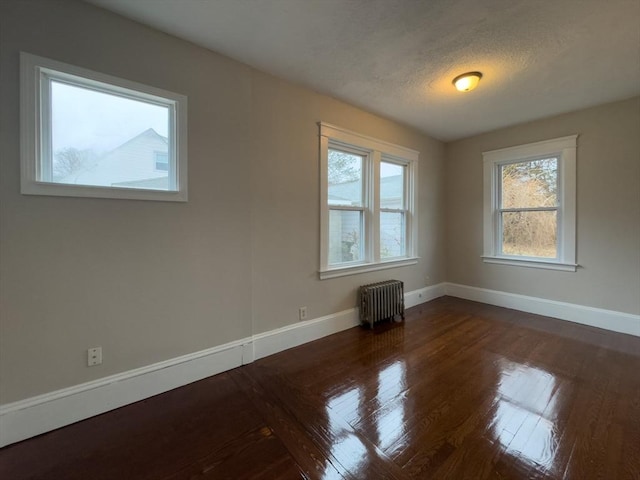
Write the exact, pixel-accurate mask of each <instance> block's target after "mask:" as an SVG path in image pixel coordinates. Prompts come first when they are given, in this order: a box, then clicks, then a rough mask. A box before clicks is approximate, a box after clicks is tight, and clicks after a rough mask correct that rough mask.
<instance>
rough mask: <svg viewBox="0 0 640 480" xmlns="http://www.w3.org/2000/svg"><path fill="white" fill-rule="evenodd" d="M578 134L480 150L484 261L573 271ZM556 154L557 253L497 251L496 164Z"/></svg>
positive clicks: (497, 202)
mask: <svg viewBox="0 0 640 480" xmlns="http://www.w3.org/2000/svg"><path fill="white" fill-rule="evenodd" d="M577 138H578V135H570V136H567V137H561V138H555V139H552V140H545V141H542V142H536V143H529V144H526V145H520V146H515V147H509V148H502V149H499V150H491V151H488V152H483V154H482V156H483V161H484V251H483V255H482V259H483V261H484V262H485V263H495V264H501V265H516V266H521V267H531V268H544V269H550V270H562V271H570V272H575V271H576V269H577V267H578V265H577V263H576V147H577ZM545 156H556V157H557V158H558V190H559V191H558V257H557V259H546V258H537V257H521V256H515V255H501V254H500V253H499V252H500V245H499V242H500V241H501V240H500V232H499V231H498V230H499V220H498V214H497V211H498V208H499V192H498V191H497V190H498V184H499V183H498V182H499V180H498V177H497V175H498V173H497V172H498V170H499V169H498V167H499V166H500V165H504V164H507V163H514V162H524V161H527V160H534V159H538V158H544V157H545Z"/></svg>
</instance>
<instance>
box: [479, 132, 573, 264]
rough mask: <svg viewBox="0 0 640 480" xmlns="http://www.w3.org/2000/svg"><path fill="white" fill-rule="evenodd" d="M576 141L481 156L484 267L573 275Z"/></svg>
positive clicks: (538, 145) (486, 153) (527, 146)
mask: <svg viewBox="0 0 640 480" xmlns="http://www.w3.org/2000/svg"><path fill="white" fill-rule="evenodd" d="M576 140H577V135H573V136H569V137H563V138H557V139H554V140H548V141H544V142H538V143H531V144H527V145H522V146H517V147H511V148H505V149H501V150H493V151H490V152H485V153H483V158H484V189H485V198H484V255H483V259H484V261H485V262H487V263H501V264H507V265H520V266H526V267H538V268H549V269H555V270H567V271H575V270H576V267H577V265H576V253H575V238H576V235H575V224H576V193H575V192H576Z"/></svg>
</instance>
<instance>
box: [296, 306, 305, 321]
mask: <svg viewBox="0 0 640 480" xmlns="http://www.w3.org/2000/svg"><path fill="white" fill-rule="evenodd" d="M298 316H299V317H300V320H306V319H307V307H300V308H299V309H298Z"/></svg>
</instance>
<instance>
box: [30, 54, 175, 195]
mask: <svg viewBox="0 0 640 480" xmlns="http://www.w3.org/2000/svg"><path fill="white" fill-rule="evenodd" d="M20 62H21V150H22V151H21V180H22V185H21V186H22V188H21V191H22V193H24V194H32V195H62V196H74V197H103V198H129V199H139V200H168V201H186V200H187V125H186V123H187V111H186V109H187V99H186V97H185V96H183V95H179V94H177V93H172V92H168V91H166V90H160V89H158V88H155V87H150V86H147V85H142V84H139V83H136V82H131V81H129V80H124V79H121V78H117V77H113V76H110V75H105V74H103V73H98V72H94V71H91V70H87V69H84V68H80V67H76V66H73V65H68V64H65V63H62V62H58V61H55V60H50V59H47V58H42V57H37V56H35V55H30V54H27V53H22V54H21V57H20Z"/></svg>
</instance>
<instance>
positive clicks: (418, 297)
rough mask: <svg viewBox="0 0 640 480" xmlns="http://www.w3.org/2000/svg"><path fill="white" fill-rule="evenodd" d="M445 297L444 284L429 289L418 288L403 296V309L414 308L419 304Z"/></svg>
mask: <svg viewBox="0 0 640 480" xmlns="http://www.w3.org/2000/svg"><path fill="white" fill-rule="evenodd" d="M444 295H445V284H444V283H439V284H438V285H432V286H430V287H424V288H420V289H419V290H413V291H411V292H407V293H405V294H404V306H405V308H411V307H415V306H416V305H420V304H421V303H425V302H430V301H431V300H434V299H436V298H438V297H442V296H444Z"/></svg>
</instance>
